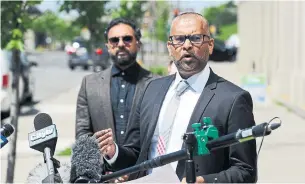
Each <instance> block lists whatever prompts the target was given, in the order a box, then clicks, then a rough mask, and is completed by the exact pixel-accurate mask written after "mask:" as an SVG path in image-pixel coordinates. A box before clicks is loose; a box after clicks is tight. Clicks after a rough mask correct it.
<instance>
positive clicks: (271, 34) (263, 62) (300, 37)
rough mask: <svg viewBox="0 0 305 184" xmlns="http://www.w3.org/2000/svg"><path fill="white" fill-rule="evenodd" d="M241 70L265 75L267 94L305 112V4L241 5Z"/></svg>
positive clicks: (239, 20)
mask: <svg viewBox="0 0 305 184" xmlns="http://www.w3.org/2000/svg"><path fill="white" fill-rule="evenodd" d="M238 29H239V30H238V34H239V37H240V49H239V55H238V61H239V63H238V65H239V66H238V67H239V68H240V71H242V72H245V73H248V72H252V70H253V66H255V71H256V72H259V73H263V74H264V75H265V76H266V78H267V81H268V82H267V83H268V93H269V96H270V97H271V98H272V99H273V100H275V99H276V100H278V101H279V102H281V103H285V104H286V105H288V106H291V107H294V108H296V109H298V110H305V1H291V2H289V1H240V2H238Z"/></svg>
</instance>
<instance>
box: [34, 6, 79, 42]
mask: <svg viewBox="0 0 305 184" xmlns="http://www.w3.org/2000/svg"><path fill="white" fill-rule="evenodd" d="M32 29H33V30H34V31H36V32H41V33H46V34H47V35H48V36H50V37H51V38H52V39H56V40H58V41H70V40H72V39H73V38H74V37H76V36H79V34H80V27H79V26H77V25H75V26H72V25H71V23H70V22H66V21H65V20H63V19H61V18H59V17H58V16H57V15H56V14H55V13H54V12H52V11H47V12H45V13H44V14H43V15H41V16H39V17H38V18H37V19H35V20H34V21H33V23H32Z"/></svg>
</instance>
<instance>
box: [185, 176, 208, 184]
mask: <svg viewBox="0 0 305 184" xmlns="http://www.w3.org/2000/svg"><path fill="white" fill-rule="evenodd" d="M181 183H186V178H183V179H182V181H181ZM195 183H196V184H197V183H204V179H203V177H202V176H197V177H196V182H195Z"/></svg>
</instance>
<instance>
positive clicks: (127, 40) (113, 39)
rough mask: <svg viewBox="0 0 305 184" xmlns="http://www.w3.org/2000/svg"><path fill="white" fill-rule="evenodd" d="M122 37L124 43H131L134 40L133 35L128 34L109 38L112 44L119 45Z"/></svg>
mask: <svg viewBox="0 0 305 184" xmlns="http://www.w3.org/2000/svg"><path fill="white" fill-rule="evenodd" d="M120 39H122V40H123V42H124V44H130V43H131V42H132V40H133V36H130V35H126V36H121V37H111V38H109V39H108V40H109V42H110V43H111V44H112V45H118V44H119V42H120Z"/></svg>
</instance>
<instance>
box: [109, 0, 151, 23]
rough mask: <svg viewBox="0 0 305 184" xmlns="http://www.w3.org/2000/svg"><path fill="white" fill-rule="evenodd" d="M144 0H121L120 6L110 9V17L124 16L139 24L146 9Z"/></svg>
mask: <svg viewBox="0 0 305 184" xmlns="http://www.w3.org/2000/svg"><path fill="white" fill-rule="evenodd" d="M146 5H147V2H146V1H128V0H121V1H120V7H119V8H118V9H114V10H112V18H118V17H125V18H128V19H130V20H133V21H135V22H136V24H137V25H139V26H141V25H140V24H141V23H142V19H143V16H144V13H145V11H146V8H145V6H146Z"/></svg>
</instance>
